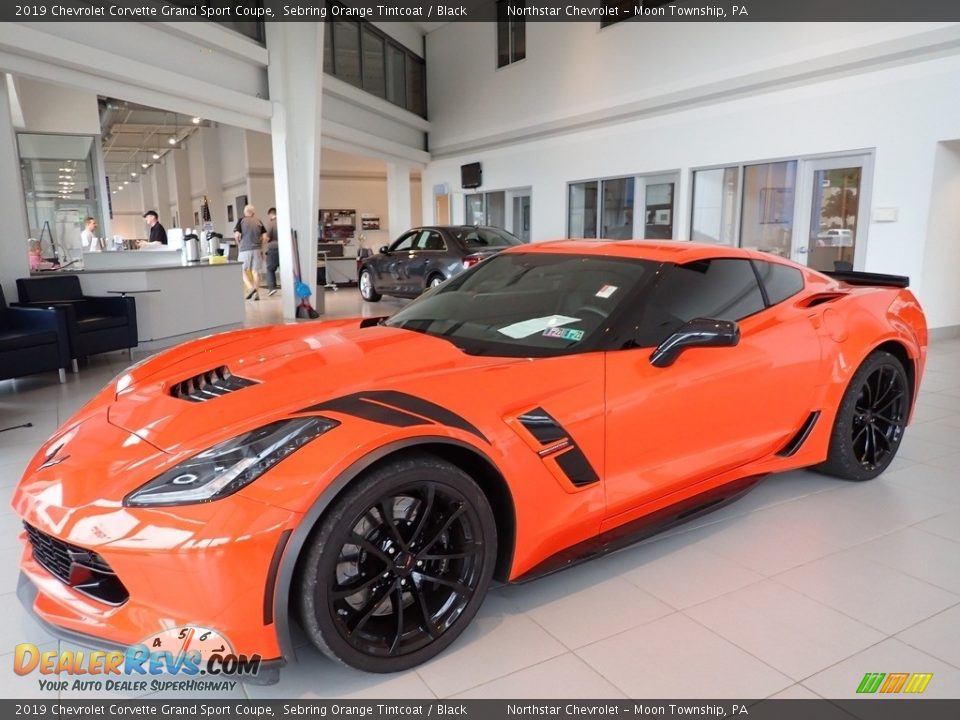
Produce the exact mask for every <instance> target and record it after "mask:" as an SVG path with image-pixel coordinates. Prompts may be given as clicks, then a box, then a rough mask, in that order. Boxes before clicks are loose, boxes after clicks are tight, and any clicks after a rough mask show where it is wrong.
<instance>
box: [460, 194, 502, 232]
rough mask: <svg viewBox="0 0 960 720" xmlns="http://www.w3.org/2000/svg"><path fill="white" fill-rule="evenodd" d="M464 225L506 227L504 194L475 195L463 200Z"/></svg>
mask: <svg viewBox="0 0 960 720" xmlns="http://www.w3.org/2000/svg"><path fill="white" fill-rule="evenodd" d="M464 210H465V212H464V224H466V225H489V226H490V227H498V228H504V229H506V227H507V213H506V193H505V192H504V191H503V190H500V191H498V192H488V193H475V194H473V195H467V196H466V198H465V208H464Z"/></svg>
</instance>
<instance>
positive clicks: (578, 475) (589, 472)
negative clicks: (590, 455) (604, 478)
mask: <svg viewBox="0 0 960 720" xmlns="http://www.w3.org/2000/svg"><path fill="white" fill-rule="evenodd" d="M555 460H556V461H557V465H559V466H560V469H561V470H563V474H564V475H566V476H567V477H568V478H569V479H570V482H572V483H573V484H574V485H576V486H577V487H583V486H584V485H591V484H593V483H595V482H597V481H598V480H599V479H600V478H598V477H597V473H596V472H595V471H594V469H593V467H592V466H591V465H590V461H589V460H587V456H586V455H584V454H583V451H582V450H581V449H580V448H578V447H576V446H574V447H573V448H571V449H570V450H567V452H565V453H562V454H561V455H557V456H556V457H555Z"/></svg>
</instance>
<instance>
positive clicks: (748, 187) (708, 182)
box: [691, 160, 797, 257]
mask: <svg viewBox="0 0 960 720" xmlns="http://www.w3.org/2000/svg"><path fill="white" fill-rule="evenodd" d="M796 191H797V161H796V160H787V161H783V162H772V163H756V164H753V165H735V166H731V167H725V168H713V169H710V170H697V171H695V172H694V173H693V217H692V219H691V223H692V224H691V228H692V234H691V239H693V240H694V241H697V242H708V243H716V244H718V245H730V246H734V245H738V244H739V246H740V247H745V248H749V249H751V250H760V251H762V252H768V253H772V254H774V255H778V256H780V257H790V243H791V240H792V238H793V225H794V223H793V220H794V218H793V214H794V206H795V202H796ZM738 227H739V230H738Z"/></svg>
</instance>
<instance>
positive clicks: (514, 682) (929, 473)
mask: <svg viewBox="0 0 960 720" xmlns="http://www.w3.org/2000/svg"><path fill="white" fill-rule="evenodd" d="M325 300H326V309H327V312H328V316H331V317H344V316H350V315H359V314H364V315H376V314H390V313H392V312H395V311H396V309H397V308H399V307H401V306H402V304H403V302H402V301H397V300H389V299H388V300H385V301H383V302H381V303H378V304H376V305H371V304H367V303H363V302H362V301H361V300H360V299H359V297H358V295H357V293H356V291H355V290H346V289H343V290H340V291H339V292H337V293H332V292H327V293H326V295H325ZM247 305H248V316H249V317H248V320H249V324H263V323H269V322H276V321H277V320H278V319H279V317H280V312H279V299H278V298H269V299H268V298H264V299H263V300H261V301H260V302H259V303H253V302H249V303H247ZM125 364H126V356H125V355H124V354H120V353H117V354H111V355H107V356H101V357H98V358H95V359H93V360H92V361H91V363H90V366H89V367H88V368H86V369H85V370H84V371H83V372H82V373H81V374H80V375H79V376H73V375H71V376H70V377H69V380H68V382H67V384H66V385H63V386H61V385H59V384H58V383H57V382H56V375H54V374H49V375H41V376H36V377H33V378H25V379H21V380H16V381H7V382H0V427H6V426H9V425H16V424H19V423H22V422H28V421H29V422H32V423H33V424H34V427H33V428H28V429H19V430H11V431H9V432H2V433H0V493H2V495H3V498H4V503H3V505H2V506H0V617H3V618H5V622H4V623H0V696H2V697H37V696H42V695H43V693H41V692H40V691H39V688H38V686H37V682H36V679H35V677H27V678H20V677H18V676H16V675H14V674H13V673H12V672H11V671H10V670H9V668H10V666H11V657H12V655H10V654H3V653H12V651H13V646H14V645H15V644H16V643H18V642H34V643H37V644H38V645H41V646H42V647H51V648H52V647H54V646H55V645H56V643H57V641H56V640H55V639H53V638H52V637H50V635H49V634H48V633H47V632H46V631H45V630H44V629H43V628H42V627H41V626H39V625H38V624H37V623H36V622H34V621H33V620H32V619H31V617H30V615H29V614H28V613H27V612H26V611H25V610H23V609H22V608H21V607H20V605H19V602H18V601H17V599H16V596H15V595H14V594H13V592H14V589H15V583H16V577H17V561H18V557H19V548H18V542H17V540H16V537H15V536H16V533H17V531H18V521H17V519H16V518H15V517H14V516H13V515H12V513H11V512H10V509H9V507H8V505H7V504H6V499H7V498H9V495H10V493H11V491H12V489H13V486H14V485H15V484H16V482H17V481H18V479H19V475H20V472H21V470H22V468H23V466H24V464H25V463H26V462H27V460H28V458H29V457H30V455H31V454H32V453H33V451H34V450H35V448H36V447H37V446H38V445H39V444H40V443H41V442H42V441H43V440H44V439H45V438H46V437H47V436H48V435H49V434H50V433H51V432H52V431H53V430H54V429H55V427H56V426H57V425H58V424H59V423H60V422H62V421H63V420H65V419H66V418H67V417H68V416H69V415H70V414H71V413H72V412H73V411H74V410H75V409H76V408H77V407H79V406H80V405H82V404H83V403H84V402H85V401H86V400H87V398H89V397H90V396H91V395H92V394H93V393H94V392H95V391H96V390H97V389H99V387H100V386H101V385H102V384H103V383H105V382H106V381H107V380H108V379H109V378H110V377H111V376H113V375H114V374H116V373H117V372H119V371H120V370H121V369H122V368H123V367H124V365H125ZM958 468H960V340H950V341H943V342H939V343H936V344H934V345H933V346H932V347H931V349H930V360H929V364H928V368H927V375H926V378H925V381H924V387H923V390H922V393H921V396H920V399H919V404H918V411H917V416H916V423H915V424H914V425H913V426H911V428H910V429H909V430H908V431H907V436H906V439H905V440H904V443H903V446H902V449H901V452H900V456H899V457H898V459H897V460H896V461H895V464H894V466H893V467H891V469H890V470H889V471H888V472H887V473H886V474H885V475H883V476H881V477H880V478H879V479H877V480H875V481H873V482H870V483H865V484H852V483H844V482H840V481H837V480H833V479H830V478H825V477H823V476H820V475H816V474H814V473H809V472H792V473H786V474H783V475H777V476H773V477H770V478H768V479H767V480H765V481H764V482H763V483H762V484H761V485H760V486H759V487H758V488H756V489H755V490H754V491H753V492H752V493H751V494H749V495H748V496H746V497H745V498H744V499H743V500H741V501H739V502H738V503H734V504H733V505H730V506H727V507H725V508H724V509H722V510H720V511H718V512H716V513H713V514H711V515H708V516H705V517H703V518H699V519H697V520H695V521H694V522H692V523H691V524H688V525H685V526H682V527H680V528H676V529H674V530H672V531H671V532H669V533H667V534H665V535H661V536H659V537H656V538H653V539H651V540H649V541H647V542H645V543H643V544H641V545H637V546H634V547H632V548H628V549H627V550H624V551H622V552H620V553H617V554H615V555H612V556H609V557H606V558H602V559H599V560H596V561H594V562H591V563H587V564H585V565H581V566H579V567H576V568H573V569H571V570H568V571H565V572H563V573H559V574H557V575H555V576H552V577H549V578H545V579H542V580H540V581H536V582H532V583H529V584H526V585H522V586H516V587H514V586H506V587H499V588H497V589H495V590H493V591H492V592H491V593H490V595H489V596H488V598H487V601H486V603H485V604H484V607H483V608H482V609H481V611H480V614H479V615H478V617H477V618H476V620H475V621H474V622H473V624H472V626H471V627H470V628H468V629H467V631H466V632H465V633H464V635H463V636H462V637H461V638H460V640H458V642H457V643H455V644H454V645H453V647H451V648H450V649H449V650H448V651H447V652H445V653H444V654H442V655H441V656H440V657H439V658H437V659H435V660H434V661H432V662H430V663H427V664H426V665H424V666H421V667H419V668H417V669H415V670H411V671H408V672H405V673H400V674H397V675H390V676H380V675H367V674H364V673H360V672H355V671H352V670H348V669H345V668H342V667H339V666H336V665H334V664H333V663H331V662H329V661H327V660H326V659H325V658H323V657H322V656H321V655H320V654H319V653H318V652H316V651H314V650H313V649H312V648H310V647H304V648H303V657H302V658H301V661H300V662H299V663H298V664H296V665H294V666H292V667H289V668H287V669H286V670H285V671H284V673H283V676H282V679H281V681H280V683H279V684H278V685H274V686H270V687H255V686H249V687H240V686H238V690H237V691H236V695H235V696H237V697H239V694H240V693H241V692H242V693H245V694H246V696H248V697H251V698H272V697H304V698H323V697H340V698H354V699H356V698H364V697H370V698H433V697H464V698H466V697H471V698H474V697H503V698H514V697H516V698H556V697H561V696H562V697H570V698H577V697H582V698H591V697H592V698H599V697H611V698H614V697H625V696H626V697H635V698H642V697H661V698H662V697H671V696H680V697H734V696H735V697H771V696H776V697H816V696H822V697H834V698H836V697H851V696H853V695H854V694H855V692H854V691H855V690H856V687H857V684H858V683H859V681H860V679H861V678H862V677H863V674H864V673H865V672H933V673H934V678H933V680H932V682H931V683H930V685H929V687H928V689H927V691H926V695H927V696H930V697H958V696H960V650H958V648H960V472H958ZM64 646H65V645H64ZM47 697H48V698H49V695H48V696H47ZM64 697H72V695H70V696H68V695H66V694H65V695H64ZM224 697H227V696H224Z"/></svg>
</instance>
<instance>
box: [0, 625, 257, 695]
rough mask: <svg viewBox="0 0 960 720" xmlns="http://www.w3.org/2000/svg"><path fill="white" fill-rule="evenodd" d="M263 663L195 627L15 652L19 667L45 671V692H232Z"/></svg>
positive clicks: (21, 647)
mask: <svg viewBox="0 0 960 720" xmlns="http://www.w3.org/2000/svg"><path fill="white" fill-rule="evenodd" d="M260 662H261V658H260V655H238V654H237V653H235V652H234V651H233V647H232V646H231V644H230V642H229V640H227V638H226V637H225V636H224V635H222V634H221V633H219V632H217V631H216V630H211V629H209V628H203V627H197V626H192V625H191V626H185V627H176V628H171V629H169V630H162V631H161V632H158V633H156V634H154V635H151V636H150V637H148V638H147V639H146V640H144V641H143V642H141V643H138V644H136V645H131V646H130V647H128V648H126V649H125V650H67V651H63V652H58V651H56V650H48V651H46V652H41V651H40V649H39V648H38V647H37V646H36V645H34V644H32V643H21V644H20V645H17V646H16V648H15V650H14V655H13V671H14V672H15V673H16V674H17V675H29V674H31V673H34V672H36V673H39V674H40V675H41V676H43V677H41V678H39V679H38V683H39V685H40V689H41V690H43V691H56V692H63V691H70V690H87V691H89V690H101V691H119V692H131V691H134V692H136V691H142V692H147V691H149V692H156V691H158V690H166V691H188V690H203V691H215V690H232V689H233V688H234V687H235V686H236V684H237V681H236V680H232V679H228V678H232V677H237V676H239V677H243V676H247V677H252V676H256V674H257V673H258V672H259V671H260ZM64 675H66V676H70V679H63V678H62V676H64ZM50 676H59V677H57V678H56V679H54V678H52V677H50ZM158 676H173V677H172V678H171V677H167V678H165V679H160V678H159V677H158ZM177 676H180V677H181V678H185V679H176V678H177ZM198 676H204V677H203V679H200V678H199V677H198Z"/></svg>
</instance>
